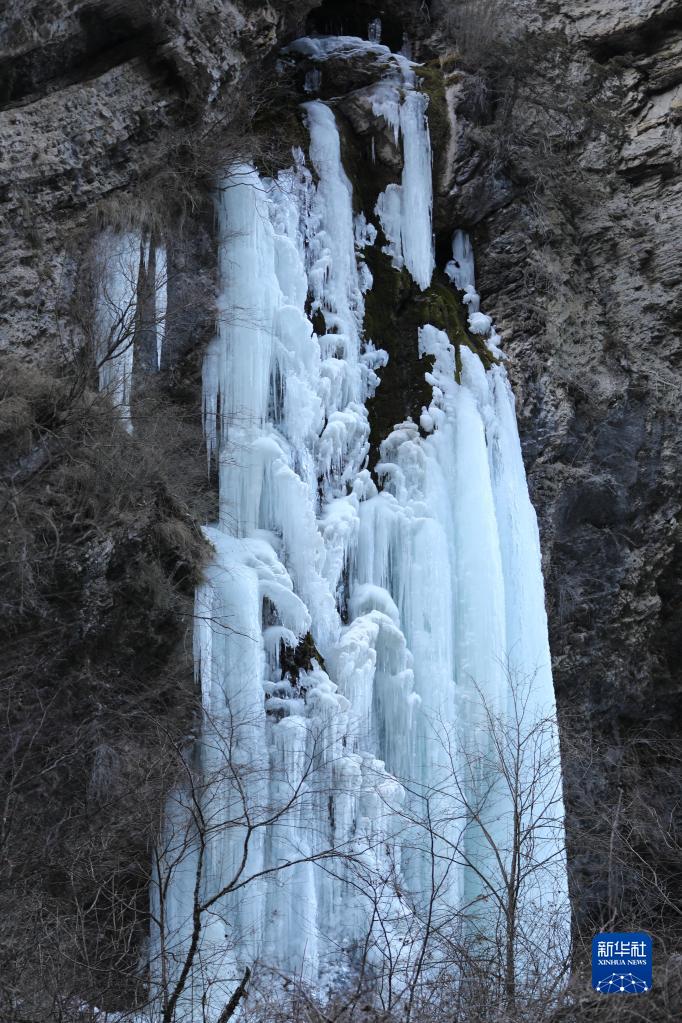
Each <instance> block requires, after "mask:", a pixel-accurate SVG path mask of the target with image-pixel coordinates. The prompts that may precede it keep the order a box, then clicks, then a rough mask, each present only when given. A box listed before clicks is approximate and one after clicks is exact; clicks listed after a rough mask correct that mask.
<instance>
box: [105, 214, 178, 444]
mask: <svg viewBox="0 0 682 1023" xmlns="http://www.w3.org/2000/svg"><path fill="white" fill-rule="evenodd" d="M151 244H152V243H151V240H150V238H149V236H148V235H147V237H146V238H144V239H143V238H142V236H141V235H140V234H139V233H137V232H135V231H128V232H117V231H113V230H106V231H104V232H102V234H101V235H100V237H99V238H98V239H97V243H96V246H95V258H94V261H93V262H94V270H95V285H96V290H97V302H96V312H95V324H94V340H95V360H96V365H97V372H98V377H99V388H100V390H101V391H104V392H105V393H107V394H108V395H109V396H110V398H111V400H112V403H113V404H114V407H115V408H116V409H117V410H118V411H119V414H120V416H121V419H122V420H123V421H124V422H125V423H126V425H127V427H128V429H131V428H132V424H131V418H130V397H131V386H132V379H133V361H134V355H135V344H136V338H137V333H138V329H139V321H138V305H139V299H140V295H139V287H140V279H141V271H142V273H146V272H150V273H151V276H152V277H153V282H152V283H150V284H149V285H147V287H148V288H149V289H150V296H151V304H152V309H151V322H150V323H149V324H147V325H146V328H147V329H148V330H151V331H153V335H154V348H155V350H156V365H155V367H154V368H155V369H158V367H159V365H160V363H161V349H162V347H163V339H164V334H165V321H166V302H167V285H168V281H167V276H168V272H167V266H166V250H165V248H164V247H162V246H155V247H154V250H153V252H152V249H151Z"/></svg>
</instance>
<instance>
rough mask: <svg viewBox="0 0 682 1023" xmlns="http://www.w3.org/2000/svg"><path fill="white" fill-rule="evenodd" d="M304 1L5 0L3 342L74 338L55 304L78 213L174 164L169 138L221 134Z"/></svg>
mask: <svg viewBox="0 0 682 1023" xmlns="http://www.w3.org/2000/svg"><path fill="white" fill-rule="evenodd" d="M310 6H312V5H310V4H309V3H305V2H304V3H300V2H295V3H287V4H285V3H279V4H278V3H265V4H259V5H252V4H249V3H247V2H244V3H241V4H240V3H224V2H222V0H199V2H197V3H184V2H182V0H168V2H166V0H164V2H162V3H160V4H155V5H142V4H138V3H136V2H134V0H130V2H128V0H110V2H108V0H106V2H104V3H88V2H82V0H74V2H73V3H59V2H55V3H51V4H43V3H33V4H31V5H27V4H23V3H22V4H15V5H14V7H13V8H12V5H10V11H9V16H8V17H6V18H3V26H2V27H0V59H1V60H2V72H1V73H0V135H1V136H2V139H3V147H2V154H1V155H0V204H1V208H2V218H1V222H2V228H1V235H0V243H1V245H0V247H1V249H2V256H1V257H0V277H1V278H2V281H3V288H2V299H0V345H2V347H5V348H6V347H12V348H16V347H17V346H22V347H26V348H27V349H33V350H34V352H36V354H37V353H38V352H39V351H41V350H42V352H43V354H44V353H45V352H48V351H49V350H50V348H53V347H54V344H55V342H56V341H57V338H59V343H60V344H61V345H62V347H63V346H64V345H69V344H70V343H71V342H72V341H73V342H74V343H76V344H78V342H79V337H78V332H77V331H75V328H74V324H73V318H72V317H70V316H69V315H68V312H67V315H64V309H65V307H68V303H69V301H70V298H71V293H70V292H71V288H72V286H73V281H72V278H73V266H72V260H73V252H72V251H70V249H71V248H72V247H73V238H74V236H75V235H76V234H77V231H78V229H79V227H81V226H82V224H83V221H84V218H85V217H86V216H87V215H88V214H89V213H91V212H92V211H93V209H94V208H95V206H96V204H97V203H98V202H99V201H100V200H102V199H103V198H104V197H107V196H109V197H116V196H118V197H122V200H121V205H122V206H123V207H125V206H126V203H129V202H130V193H131V192H133V191H134V190H135V188H138V189H139V187H140V184H141V183H144V181H145V180H147V179H149V178H151V177H152V176H154V175H158V173H159V170H160V169H162V168H164V166H166V167H168V166H169V165H170V164H173V163H175V164H176V165H177V162H178V158H179V157H178V148H179V147H182V146H183V145H184V146H195V145H196V143H197V138H198V137H205V136H207V135H209V134H210V133H213V134H214V136H216V137H220V134H221V125H223V124H224V122H225V111H226V108H229V110H230V115H231V119H232V120H234V115H235V113H236V112H237V110H238V108H239V97H240V96H241V95H243V93H244V90H245V87H246V86H245V80H246V78H247V77H248V75H250V74H253V73H254V72H256V71H257V70H258V68H259V65H260V62H261V61H262V60H263V59H264V58H265V57H266V56H267V55H268V54H271V53H272V52H273V50H275V49H276V48H277V45H278V43H280V42H282V41H283V40H284V39H285V38H286V37H287V35H288V34H290V33H291V32H292V31H293V29H294V28H295V26H297V25H298V26H299V27H301V25H302V22H301V18H302V16H303V15H304V14H305V12H306V11H307V10H308V8H309V7H310ZM27 7H28V9H27ZM12 15H13V16H12ZM199 153H200V154H201V153H202V148H201V147H200V148H199ZM216 169H217V168H216V166H211V165H206V166H203V167H198V168H197V167H195V169H194V173H195V174H196V175H201V174H205V175H207V177H210V175H211V174H213V173H214V172H215V171H216ZM183 174H184V175H185V176H187V175H188V169H187V168H185V169H184V170H183ZM177 186H178V182H175V187H176V188H177ZM74 334H75V336H74Z"/></svg>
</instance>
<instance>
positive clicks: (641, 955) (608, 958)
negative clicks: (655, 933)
mask: <svg viewBox="0 0 682 1023" xmlns="http://www.w3.org/2000/svg"><path fill="white" fill-rule="evenodd" d="M652 982H653V962H652V947H651V938H650V937H649V935H648V934H644V933H643V932H637V933H630V934H625V933H622V934H621V933H618V934H598V935H597V936H596V937H595V938H593V939H592V987H593V988H594V989H595V991H599V992H600V993H601V994H603V995H618V994H629V995H641V994H644V993H645V992H646V991H650V990H651V985H652Z"/></svg>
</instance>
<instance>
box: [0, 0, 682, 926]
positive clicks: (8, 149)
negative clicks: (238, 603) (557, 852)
mask: <svg viewBox="0 0 682 1023" xmlns="http://www.w3.org/2000/svg"><path fill="white" fill-rule="evenodd" d="M483 6H484V7H486V13H485V17H484V16H483V15H482V13H481V12H482V7H481V5H480V4H477V3H463V4H461V5H460V9H461V10H460V14H461V13H462V12H463V13H464V15H468V16H465V17H459V19H458V18H457V17H453V7H452V5H448V4H444V3H441V4H439V3H438V2H437V0H434V2H433V3H432V4H431V5H430V9H429V5H425V4H419V3H417V2H415V3H408V2H405V3H400V4H394V5H388V4H386V5H381V4H379V5H373V4H353V5H350V4H344V3H341V2H338V3H336V4H334V3H329V2H327V3H324V4H322V5H319V4H318V5H315V4H312V3H310V2H306V0H292V2H284V0H281V2H280V0H270V2H268V3H265V4H260V5H254V4H252V3H250V2H248V0H239V2H236V0H235V2H232V3H224V2H219V0H196V2H183V0H160V2H158V3H156V4H149V5H147V6H143V5H141V4H138V3H135V2H133V0H130V2H125V0H123V2H115V0H111V2H105V3H92V2H81V0H73V2H64V3H59V2H56V0H55V2H53V3H50V4H49V5H46V4H45V3H42V2H40V3H38V2H34V3H33V4H27V3H21V4H20V3H15V4H14V5H10V11H9V17H7V18H6V20H5V23H4V25H3V27H2V28H1V29H0V51H1V52H2V68H1V70H0V135H1V137H2V139H3V147H2V151H1V152H0V209H1V216H0V225H1V226H0V243H1V244H0V281H1V282H2V287H1V288H0V346H1V347H2V348H3V349H4V350H6V351H12V352H14V353H19V354H20V355H21V357H22V359H23V360H24V361H31V362H40V363H42V364H43V365H44V366H51V367H52V368H54V367H55V366H57V365H58V364H59V363H60V361H62V362H63V361H65V360H71V359H73V358H74V355H75V354H76V353H77V352H78V351H79V350H80V348H81V347H82V345H83V343H84V339H85V336H86V333H87V324H85V323H84V317H83V310H82V299H81V296H80V291H79V279H78V278H79V275H78V266H79V257H80V254H81V250H82V248H83V247H84V246H85V239H87V237H88V234H89V231H90V229H89V226H88V225H89V224H90V223H91V222H92V221H93V218H96V217H101V216H102V210H103V209H105V212H106V216H107V217H109V218H112V217H113V218H118V220H119V221H121V222H122V223H124V222H125V221H126V217H127V216H128V215H129V211H130V209H132V208H135V209H144V210H145V211H146V212H147V215H148V217H149V220H150V222H155V221H156V220H158V218H159V217H161V218H162V219H163V217H164V216H166V217H167V218H168V222H169V223H171V224H172V228H173V232H174V236H175V239H176V249H177V258H176V264H173V265H175V267H176V271H177V280H178V282H179V283H178V287H179V288H181V287H182V286H183V284H182V281H183V279H185V278H187V277H188V276H191V274H192V272H193V270H196V269H197V268H199V269H200V270H201V273H202V274H204V278H203V283H204V285H205V288H204V298H203V302H204V306H205V308H204V309H203V310H202V311H201V312H200V314H199V315H198V317H197V320H196V322H192V323H190V324H188V323H187V321H186V318H184V319H182V318H181V319H182V323H181V324H180V320H178V324H179V325H178V326H177V327H176V335H177V336H176V339H175V343H176V344H177V353H178V360H180V359H182V358H183V357H184V356H185V355H187V353H189V355H188V359H189V361H188V363H187V364H186V365H185V367H184V369H183V371H182V374H180V375H181V377H182V379H181V380H180V382H179V383H178V380H175V383H174V386H177V387H181V388H185V391H184V392H183V394H182V395H181V396H180V399H179V400H180V401H181V403H183V402H184V404H183V408H184V409H186V408H187V406H188V403H189V402H191V401H194V400H195V399H196V400H197V401H198V381H197V372H196V369H197V364H198V363H197V359H196V358H195V359H194V361H193V362H192V356H191V351H192V348H193V346H195V345H196V344H198V343H200V341H201V339H202V338H205V337H206V333H207V330H208V329H210V317H211V314H212V307H211V273H212V259H213V255H212V240H211V238H212V223H211V213H210V205H209V204H208V203H207V200H206V196H207V192H208V188H209V185H210V183H211V181H212V175H213V174H214V172H215V171H216V169H217V167H218V165H219V158H218V157H217V156H216V153H223V154H224V152H225V149H224V146H225V145H227V146H228V147H231V148H228V151H229V152H234V153H235V154H238V153H239V152H240V144H241V143H240V139H239V137H238V136H239V134H240V132H241V131H242V128H241V127H240V128H239V131H237V130H235V125H242V126H243V125H244V124H246V123H248V125H249V134H248V138H249V139H250V140H252V139H253V138H254V135H255V136H257V135H258V134H259V132H260V135H261V137H263V136H265V137H266V139H267V140H268V141H269V140H270V139H271V137H272V136H273V135H275V134H276V131H275V128H274V126H273V122H272V118H271V117H270V118H269V119H268V114H267V110H266V112H265V115H263V118H262V120H261V121H260V122H259V121H258V120H257V118H256V120H255V121H254V116H255V114H254V112H256V113H257V112H258V111H259V110H260V108H261V107H263V106H265V107H267V106H268V102H269V101H268V99H267V96H268V95H270V97H271V99H272V102H273V103H279V104H281V103H282V95H281V88H280V87H279V86H277V85H276V84H275V85H274V86H273V85H272V84H271V83H272V81H274V80H275V79H276V75H274V73H273V69H274V67H275V61H276V55H277V52H278V49H279V47H280V46H281V45H282V44H283V43H285V42H286V41H287V40H288V39H290V38H292V37H293V36H294V35H295V34H298V33H300V32H301V31H303V30H305V28H306V17H309V18H310V19H311V20H310V21H309V22H308V28H310V29H313V30H319V31H339V30H341V29H343V30H346V31H361V28H362V26H360V27H358V26H359V25H360V22H362V25H365V24H366V23H367V20H368V16H370V15H372V14H374V13H378V14H382V15H383V17H384V20H385V23H386V30H387V32H388V33H389V34H390V35H391V40H392V45H393V44H394V43H395V45H396V46H397V45H398V44H399V41H400V40H401V37H402V35H403V33H404V32H407V34H408V36H409V37H410V38H411V40H412V44H413V45H414V46H415V48H416V52H417V53H418V55H419V56H420V58H422V59H424V60H425V61H428V62H430V66H433V68H434V69H435V72H434V73H435V74H436V75H437V76H439V82H440V84H438V85H437V89H438V90H439V91H438V97H435V95H434V99H433V108H434V109H435V108H437V109H438V111H439V116H440V121H439V128H438V131H436V132H433V133H434V146H435V168H436V175H437V181H436V191H437V208H436V227H437V232H438V235H437V243H438V253H439V260H440V261H441V265H442V257H443V255H444V254H445V253H446V250H447V245H448V239H449V235H450V234H451V231H452V228H453V227H455V226H459V227H465V228H468V229H469V230H470V231H471V232H472V234H473V237H474V242H475V251H476V256H477V263H478V271H479V279H480V290H481V291H482V293H483V298H484V303H485V307H486V308H487V309H488V310H489V311H491V312H492V313H494V315H495V319H496V321H497V324H498V326H499V328H500V329H501V330H502V331H503V333H504V337H505V352H506V354H507V356H508V358H509V368H510V372H511V374H512V376H513V379H514V382H515V386H516V393H517V398H518V414H519V419H520V427H521V432H522V438H523V442H524V454H525V459H526V465H527V469H528V473H529V479H530V484H531V489H532V496H533V499H534V502H535V505H536V508H537V510H538V513H539V517H540V523H541V534H542V543H543V553H544V560H545V572H546V579H547V587H548V601H549V617H550V627H551V638H552V645H553V657H554V672H555V684H556V689H557V695H558V700H559V709H560V716H561V723H562V726H563V734H564V759H565V769H566V800H567V811H568V824H569V837H570V848H569V854H570V868H571V883H572V895H573V905H574V912H575V920H576V928H577V930H578V932H579V933H580V934H583V935H584V936H585V937H590V936H591V934H592V932H593V931H594V928H595V926H597V924H606V923H611V924H615V923H618V924H619V925H620V924H622V925H623V926H624V927H626V926H632V927H633V928H641V927H645V926H647V925H650V926H653V925H652V921H653V920H654V919H655V918H657V917H658V918H659V919H660V918H661V916H662V917H664V918H665V919H666V920H672V914H673V907H675V906H677V907H679V905H680V900H681V899H682V890H681V889H680V886H679V884H680V882H679V874H678V873H677V871H676V867H675V863H674V858H675V850H676V849H679V845H677V846H676V845H675V841H676V840H675V838H674V831H675V827H676V826H678V825H679V820H677V821H676V810H675V807H676V806H677V805H678V803H679V791H680V787H681V786H682V768H680V758H679V754H678V753H676V752H675V750H676V748H679V741H680V727H681V726H680V723H679V722H680V719H681V715H682V677H681V676H680V653H681V650H680V635H682V588H681V584H680V552H681V550H682V534H681V532H680V525H679V512H680V476H679V456H680V450H679V445H680V432H679V409H680V384H679V379H680V378H679V368H680V327H681V325H682V305H681V300H680V295H681V294H682V291H681V290H680V283H681V280H682V264H681V261H680V255H679V245H678V241H677V239H678V236H679V232H680V229H681V228H682V182H681V177H680V154H681V151H682V143H681V140H680V123H681V122H682V27H681V23H682V3H680V2H679V0H648V2H636V0H617V2H612V3H609V2H606V0H570V2H569V0H537V2H534V3H527V2H526V3H523V2H521V3H519V4H517V5H512V6H511V7H510V6H509V5H506V4H496V3H490V4H489V5H483ZM384 8H385V9H384ZM510 12H511V14H510ZM455 14H456V11H455ZM479 15H480V17H479ZM472 17H473V18H474V21H472ZM476 18H477V19H478V20H476ZM472 25H473V27H472ZM393 37H395V38H393ZM264 95H265V96H266V98H265V99H263V96H264ZM345 113H346V116H347V117H348V118H349V120H350V121H352V122H353V123H354V126H355V129H356V130H360V129H361V122H362V109H361V108H359V107H358V108H353V106H352V104H349V105H348V108H347V110H346V111H345ZM254 124H255V127H254ZM259 124H260V127H259ZM230 126H232V130H231V131H230ZM433 129H434V124H433V122H432V131H433ZM244 131H245V130H244ZM244 137H246V132H245V134H244ZM384 155H385V159H386V161H387V163H390V160H391V153H390V140H388V141H387V144H386V153H385V154H384ZM221 158H222V159H224V155H223V156H222V157H221ZM263 159H273V160H276V159H277V154H276V152H273V151H272V150H271V149H270V148H269V147H268V146H266V147H265V152H264V155H263ZM150 181H151V182H152V183H153V187H151V189H150V187H149V182H150ZM179 181H180V183H181V184H182V187H180V186H179ZM165 191H167V192H168V194H170V193H173V195H174V196H175V198H174V200H173V203H172V210H171V212H170V213H169V212H168V209H166V208H164V209H163V210H162V211H161V212H160V211H159V209H158V193H159V192H161V193H164V192H165ZM152 193H155V195H154V194H152ZM179 193H181V198H180V199H178V198H177V196H178V194H179ZM150 194H152V197H151V198H150ZM102 204H105V205H104V206H103V205H102ZM187 204H189V205H190V206H192V207H194V206H196V205H198V206H199V208H200V209H201V210H202V211H203V212H202V214H201V215H200V216H199V217H198V222H199V224H200V227H199V228H191V229H190V228H189V227H188V220H187V218H186V217H184V215H183V211H184V210H185V209H186V207H187ZM183 275H184V278H183ZM79 303H80V309H79ZM171 341H172V339H171ZM401 390H403V391H404V390H405V388H404V386H403V383H402V382H399V385H397V386H396V389H395V393H396V394H397V393H399V392H400V391H401ZM177 397H178V396H177V393H176V394H175V398H176V399H177ZM380 397H381V396H380ZM174 400H175V399H174ZM396 401H397V402H398V403H399V399H398V398H396ZM384 404H385V403H384ZM197 411H198V405H197ZM404 414H405V410H404V409H403V408H396V409H395V414H394V420H399V419H401V418H402V417H403V415H404ZM381 415H382V416H383V417H388V418H390V415H391V410H390V409H386V408H383V409H382V410H381ZM195 425H196V432H195V434H193V435H192V436H193V437H194V440H193V441H192V443H194V444H198V443H199V442H198V441H197V436H198V431H199V424H198V415H197V422H196V424H195ZM206 500H208V498H206ZM614 847H616V848H617V849H618V851H619V855H618V857H617V862H618V867H617V869H616V868H615V867H614V858H613V855H611V856H610V857H609V850H610V851H611V854H613V850H614ZM671 849H672V850H673V851H672V853H671V851H670V850H671ZM638 858H640V862H641V860H643V861H644V862H651V861H652V860H655V861H656V863H657V864H658V867H659V870H658V873H657V875H656V878H655V883H654V881H653V879H652V885H651V889H650V890H648V891H647V893H646V896H645V897H643V900H642V901H641V902H638V901H637V900H635V901H633V900H632V898H631V893H630V889H629V885H630V884H631V883H632V880H633V877H634V876H635V871H636V869H638V868H637V862H638ZM615 929H617V928H615Z"/></svg>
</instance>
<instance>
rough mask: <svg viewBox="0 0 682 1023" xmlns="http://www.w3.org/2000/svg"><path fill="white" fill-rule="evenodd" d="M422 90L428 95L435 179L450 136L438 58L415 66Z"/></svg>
mask: <svg viewBox="0 0 682 1023" xmlns="http://www.w3.org/2000/svg"><path fill="white" fill-rule="evenodd" d="M417 77H418V78H419V81H420V84H421V88H422V91H423V92H425V93H426V95H427V96H428V97H429V108H428V111H427V113H428V118H429V132H430V135H431V145H432V148H433V152H434V156H435V161H434V163H435V171H436V180H438V179H439V178H440V176H441V169H442V164H443V161H444V160H445V158H446V154H447V151H448V140H449V137H450V119H449V117H448V106H447V101H446V98H445V77H444V72H443V68H442V67H441V62H440V60H439V59H438V58H435V59H434V60H430V61H428V62H427V63H426V64H424V65H422V66H421V67H419V68H417Z"/></svg>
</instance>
